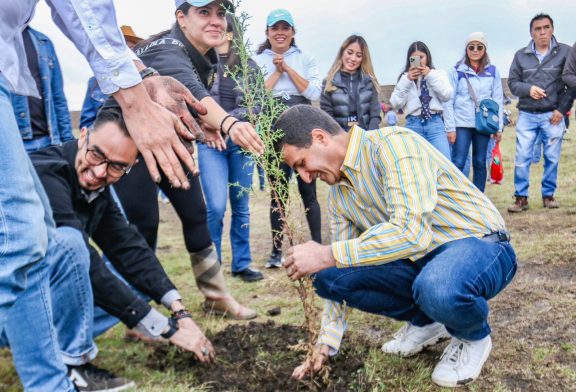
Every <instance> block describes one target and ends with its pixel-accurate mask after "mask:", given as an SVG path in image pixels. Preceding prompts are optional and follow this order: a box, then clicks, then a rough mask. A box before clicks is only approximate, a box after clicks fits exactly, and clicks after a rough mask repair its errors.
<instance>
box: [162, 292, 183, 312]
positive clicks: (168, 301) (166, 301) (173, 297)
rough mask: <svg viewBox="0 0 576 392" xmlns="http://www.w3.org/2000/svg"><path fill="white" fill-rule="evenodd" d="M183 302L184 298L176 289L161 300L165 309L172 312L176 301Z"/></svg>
mask: <svg viewBox="0 0 576 392" xmlns="http://www.w3.org/2000/svg"><path fill="white" fill-rule="evenodd" d="M178 300H182V296H181V295H180V293H179V292H178V290H176V289H172V290H170V291H168V292H167V293H166V294H164V295H163V296H162V298H161V299H160V303H161V304H162V305H164V307H165V308H166V309H168V310H171V308H170V306H171V305H172V303H173V302H174V301H178Z"/></svg>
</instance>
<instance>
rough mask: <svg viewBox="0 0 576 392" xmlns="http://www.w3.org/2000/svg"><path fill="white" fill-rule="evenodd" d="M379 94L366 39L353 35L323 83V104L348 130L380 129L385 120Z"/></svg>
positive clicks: (344, 43)
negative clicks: (381, 113)
mask: <svg viewBox="0 0 576 392" xmlns="http://www.w3.org/2000/svg"><path fill="white" fill-rule="evenodd" d="M379 93H380V85H379V84H378V80H377V79H376V75H375V74H374V67H373V66H372V60H371V58H370V51H369V50H368V44H367V43H366V40H365V39H364V38H362V37H361V36H359V35H355V34H354V35H351V36H349V37H348V38H346V39H345V40H344V42H343V43H342V45H341V46H340V50H339V51H338V55H337V56H336V59H335V60H334V63H333V64H332V67H331V68H330V70H329V71H328V75H327V76H326V79H324V81H323V82H322V95H321V96H320V107H321V108H322V110H324V111H325V112H326V113H328V114H329V115H330V116H331V117H332V118H334V120H336V122H337V123H338V124H339V125H340V126H341V127H342V128H343V129H344V130H346V131H347V130H349V129H350V128H351V127H352V126H353V125H358V126H359V127H360V128H362V129H377V128H379V126H380V121H381V118H380V112H381V108H380V100H379V99H378V95H379Z"/></svg>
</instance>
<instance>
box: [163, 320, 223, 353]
mask: <svg viewBox="0 0 576 392" xmlns="http://www.w3.org/2000/svg"><path fill="white" fill-rule="evenodd" d="M178 327H179V329H178V331H177V332H176V333H175V334H174V335H172V337H171V338H170V342H171V343H172V344H175V345H176V346H178V347H180V348H182V349H184V350H186V351H191V352H193V353H194V355H196V358H198V360H199V361H200V362H204V363H210V362H213V361H214V358H215V356H216V354H215V352H214V347H213V346H212V343H211V342H210V340H208V338H206V336H204V334H203V333H202V331H201V330H200V328H199V327H198V326H197V325H196V323H195V322H194V321H193V320H192V319H191V318H189V317H186V318H183V319H180V320H178Z"/></svg>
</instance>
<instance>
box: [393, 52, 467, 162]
mask: <svg viewBox="0 0 576 392" xmlns="http://www.w3.org/2000/svg"><path fill="white" fill-rule="evenodd" d="M452 90H453V89H452V85H451V84H450V81H449V80H448V76H447V75H446V73H445V72H444V71H442V70H437V69H434V64H433V63H432V54H431V53H430V49H428V46H426V44H425V43H424V42H421V41H416V42H412V43H411V44H410V46H409V47H408V52H407V53H406V65H405V67H404V71H403V72H402V74H401V75H400V77H399V78H398V83H396V87H394V91H393V92H392V96H391V97H390V104H391V105H392V107H393V108H394V109H396V110H398V109H402V111H403V112H404V114H405V115H406V128H409V129H411V130H412V131H414V132H416V133H417V134H419V135H420V136H422V137H423V138H424V139H426V140H428V142H429V143H430V144H432V145H433V146H434V147H436V149H437V150H438V151H440V152H441V153H442V154H444V155H445V156H446V158H448V159H450V146H449V144H448V141H449V140H450V141H451V140H453V139H454V138H455V136H456V133H455V132H451V133H448V134H446V128H445V126H444V120H443V119H442V112H443V105H444V103H446V102H448V101H449V100H450V97H451V96H452Z"/></svg>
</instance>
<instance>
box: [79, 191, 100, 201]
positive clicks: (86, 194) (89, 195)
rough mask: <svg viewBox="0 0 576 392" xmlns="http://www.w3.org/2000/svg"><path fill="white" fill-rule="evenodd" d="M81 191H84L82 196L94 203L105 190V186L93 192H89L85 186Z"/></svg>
mask: <svg viewBox="0 0 576 392" xmlns="http://www.w3.org/2000/svg"><path fill="white" fill-rule="evenodd" d="M80 192H81V193H82V196H84V200H86V201H87V202H88V203H92V202H93V201H94V200H96V198H97V197H98V196H100V194H101V193H102V192H104V188H100V189H98V190H96V191H92V192H89V191H87V190H85V189H84V188H80Z"/></svg>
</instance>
